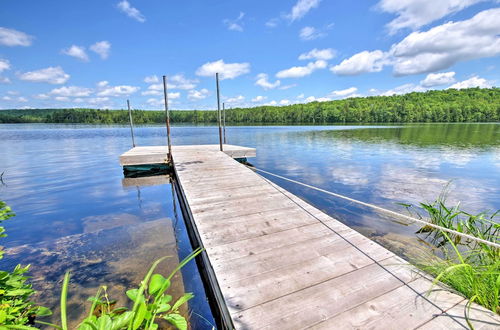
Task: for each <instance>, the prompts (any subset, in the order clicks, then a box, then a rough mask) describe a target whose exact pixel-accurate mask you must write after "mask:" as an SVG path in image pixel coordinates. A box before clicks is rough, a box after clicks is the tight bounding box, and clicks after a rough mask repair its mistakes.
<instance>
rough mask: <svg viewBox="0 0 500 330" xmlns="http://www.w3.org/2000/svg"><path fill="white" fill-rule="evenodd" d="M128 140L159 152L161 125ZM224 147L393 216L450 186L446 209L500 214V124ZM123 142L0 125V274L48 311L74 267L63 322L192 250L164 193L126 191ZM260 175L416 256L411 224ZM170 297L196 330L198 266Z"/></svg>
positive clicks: (255, 135)
mask: <svg viewBox="0 0 500 330" xmlns="http://www.w3.org/2000/svg"><path fill="white" fill-rule="evenodd" d="M217 132H218V131H217V128H215V127H211V126H205V127H200V126H198V127H188V126H175V127H173V129H172V137H173V143H174V144H206V143H217V142H218V136H217ZM135 133H136V143H137V144H138V145H162V144H166V136H165V128H164V127H163V126H155V127H137V128H136V131H135ZM227 137H228V142H229V143H231V144H237V145H243V146H249V147H255V148H257V157H256V158H253V159H249V161H250V162H251V163H252V164H253V165H255V166H256V167H258V168H262V169H264V170H268V171H270V172H274V173H276V174H280V175H283V176H286V177H290V178H292V179H296V180H299V181H302V182H305V183H309V184H312V185H315V186H318V187H321V188H323V189H326V190H330V191H333V192H336V193H340V194H344V195H347V196H350V197H353V198H356V199H359V200H362V201H365V202H369V203H373V204H377V205H380V206H384V207H386V208H389V209H392V210H397V211H402V212H404V210H403V208H402V207H401V206H399V205H398V204H397V203H400V202H403V203H411V204H417V203H419V202H428V201H432V200H434V199H435V198H436V197H437V196H438V195H439V194H440V192H441V191H442V190H443V189H444V188H445V187H446V185H447V184H449V185H450V186H449V190H450V192H449V195H448V201H449V203H450V204H455V203H458V202H461V205H462V208H463V209H464V210H467V211H470V212H480V211H485V210H489V211H496V210H497V209H500V124H415V125H404V126H286V127H285V126H255V127H239V126H238V127H229V128H228V129H227ZM130 144H131V141H130V130H129V128H128V127H122V126H84V125H24V124H19V125H18V124H13V125H0V173H1V172H4V175H3V182H2V183H0V199H2V200H4V201H6V202H7V203H8V204H9V205H10V206H12V208H13V209H14V210H15V212H16V213H17V216H16V217H15V218H14V219H12V220H9V221H7V222H5V227H6V229H7V233H8V235H9V236H8V237H6V238H4V239H2V245H4V246H6V247H7V248H9V251H8V255H7V256H6V258H5V259H4V260H2V261H1V263H2V264H1V267H0V268H2V269H3V268H5V267H13V266H14V265H15V264H16V263H23V264H28V263H31V264H32V270H31V275H32V276H33V282H34V285H35V287H36V288H37V289H39V290H40V293H39V294H38V296H37V299H38V300H39V301H40V302H41V303H44V304H46V305H48V306H50V307H54V306H55V308H54V309H55V310H56V311H57V307H56V306H57V295H58V294H59V291H58V290H59V287H60V283H61V279H62V276H63V274H64V272H65V271H67V270H71V272H72V274H73V282H72V286H71V288H70V292H71V294H70V301H71V304H72V305H71V306H72V311H73V312H72V319H73V320H74V322H77V320H78V318H79V314H80V313H81V311H83V310H85V306H84V305H82V303H81V302H84V300H85V299H86V298H87V297H88V296H90V295H93V294H94V293H95V291H96V289H97V287H98V285H99V284H107V285H108V286H109V287H110V288H111V289H110V291H111V295H112V296H113V297H114V298H116V299H118V300H119V303H121V302H125V301H126V299H125V298H124V297H123V295H122V292H124V290H125V288H131V287H132V286H133V285H136V284H137V283H139V281H140V279H141V276H143V275H144V273H145V272H146V270H147V268H148V266H149V265H150V264H151V263H152V262H153V261H154V260H155V259H157V258H159V257H161V256H164V255H171V256H173V257H172V258H171V259H169V261H168V262H166V263H164V264H163V266H162V268H161V269H160V270H161V271H162V272H164V273H168V272H169V270H171V269H172V268H173V267H175V264H176V263H177V262H178V260H179V259H182V258H183V257H184V256H185V255H187V254H188V253H189V251H190V244H189V240H188V238H187V235H186V231H185V227H184V222H183V219H182V216H181V215H180V212H178V211H179V210H178V204H176V198H174V197H173V194H172V188H171V185H170V184H168V183H164V184H158V185H152V186H141V185H140V183H139V186H136V185H131V186H129V184H128V183H127V182H126V181H124V180H123V172H122V168H121V167H120V165H119V162H118V156H119V155H120V154H121V153H123V152H124V151H126V150H128V149H129V148H130ZM269 178H270V179H271V180H273V181H274V182H276V183H278V184H279V185H281V186H283V187H285V188H286V189H288V190H290V191H291V192H293V193H295V194H296V195H298V196H300V197H301V198H303V199H305V200H307V201H309V202H310V203H311V204H313V205H315V206H317V207H318V208H320V209H322V210H324V211H325V212H327V213H329V214H330V215H332V216H334V217H336V218H338V219H340V220H341V221H343V222H344V223H346V224H348V225H349V226H351V227H353V228H355V229H356V230H358V231H360V232H361V233H363V234H364V235H366V236H368V237H370V238H372V239H374V240H376V241H378V242H379V243H381V244H383V245H384V246H386V247H388V248H389V249H391V250H393V251H394V252H396V253H398V254H399V255H402V256H403V257H406V258H411V257H412V256H414V255H415V254H418V252H419V251H420V250H422V249H425V243H424V242H423V241H422V240H420V239H418V238H417V237H416V235H415V234H414V233H415V231H416V230H417V229H418V227H417V226H415V225H410V224H407V223H404V222H401V221H400V220H397V219H390V218H387V217H385V216H383V215H380V214H376V213H374V212H371V211H370V210H367V209H365V208H362V207H358V206H356V205H353V204H351V203H347V202H345V201H343V200H339V199H336V198H334V197H331V196H326V195H324V194H322V193H319V192H315V191H311V190H308V189H306V188H302V187H300V186H297V185H294V184H291V183H288V182H285V181H282V180H279V179H275V178H272V177H269ZM162 180H163V181H162ZM167 180H168V178H166V177H164V178H163V179H162V178H160V179H159V181H158V182H159V183H160V182H167ZM173 290H174V294H176V295H180V294H182V292H183V291H184V290H186V291H191V292H195V294H196V300H195V301H194V302H193V303H192V304H191V305H190V309H189V310H186V311H184V312H185V313H186V315H190V316H191V320H192V322H193V327H194V328H200V329H203V328H210V326H209V324H210V323H213V319H212V317H211V314H210V311H209V308H208V305H207V304H206V298H205V296H204V292H203V287H202V284H201V281H200V278H199V275H198V273H197V270H196V264H195V263H191V264H189V267H188V268H186V269H185V270H184V272H183V273H182V274H179V275H178V276H177V278H176V280H175V283H174V286H173ZM205 319H206V320H205Z"/></svg>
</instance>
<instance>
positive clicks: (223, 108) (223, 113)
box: [222, 102, 227, 144]
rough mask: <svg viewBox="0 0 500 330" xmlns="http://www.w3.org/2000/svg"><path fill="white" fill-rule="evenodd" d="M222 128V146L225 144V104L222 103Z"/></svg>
mask: <svg viewBox="0 0 500 330" xmlns="http://www.w3.org/2000/svg"><path fill="white" fill-rule="evenodd" d="M222 118H223V119H222V128H223V130H224V144H227V140H226V104H225V103H224V102H222Z"/></svg>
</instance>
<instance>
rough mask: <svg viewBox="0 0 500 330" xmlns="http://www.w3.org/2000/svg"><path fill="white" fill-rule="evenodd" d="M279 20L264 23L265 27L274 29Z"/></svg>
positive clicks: (274, 19) (273, 19)
mask: <svg viewBox="0 0 500 330" xmlns="http://www.w3.org/2000/svg"><path fill="white" fill-rule="evenodd" d="M278 22H279V18H271V19H270V20H269V21H267V22H266V24H265V25H266V26H267V27H269V28H274V27H277V26H278Z"/></svg>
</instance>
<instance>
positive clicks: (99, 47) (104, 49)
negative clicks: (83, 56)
mask: <svg viewBox="0 0 500 330" xmlns="http://www.w3.org/2000/svg"><path fill="white" fill-rule="evenodd" d="M90 50H91V51H93V52H95V53H97V54H98V55H99V56H100V57H101V59H103V60H105V59H107V58H108V57H109V52H110V51H111V43H110V42H109V41H106V40H103V41H98V42H96V43H95V44H93V45H92V46H90Z"/></svg>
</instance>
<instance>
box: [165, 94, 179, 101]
mask: <svg viewBox="0 0 500 330" xmlns="http://www.w3.org/2000/svg"><path fill="white" fill-rule="evenodd" d="M167 96H168V99H169V100H175V99H178V98H180V97H181V93H179V92H172V93H167Z"/></svg>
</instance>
